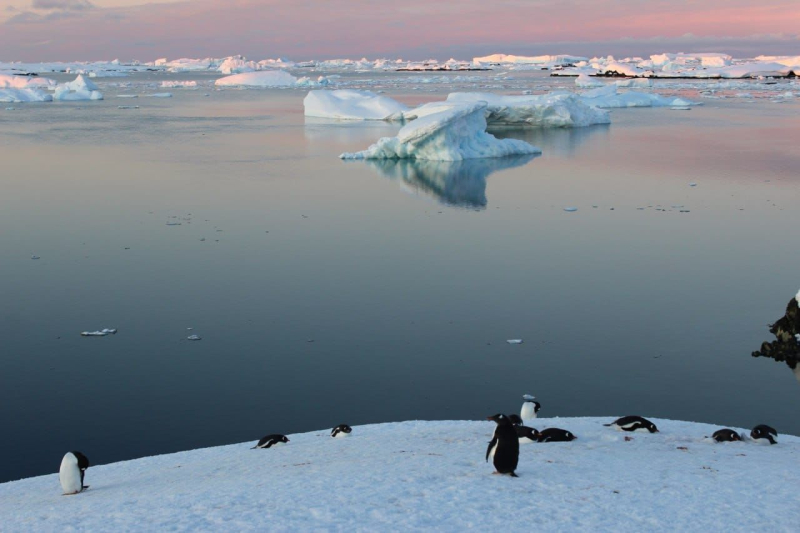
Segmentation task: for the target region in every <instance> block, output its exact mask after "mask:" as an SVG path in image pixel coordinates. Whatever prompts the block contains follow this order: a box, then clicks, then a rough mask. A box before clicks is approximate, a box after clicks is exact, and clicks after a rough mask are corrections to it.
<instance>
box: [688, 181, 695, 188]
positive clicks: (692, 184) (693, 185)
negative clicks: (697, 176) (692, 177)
mask: <svg viewBox="0 0 800 533" xmlns="http://www.w3.org/2000/svg"><path fill="white" fill-rule="evenodd" d="M689 187H697V184H696V183H695V182H692V183H690V184H689Z"/></svg>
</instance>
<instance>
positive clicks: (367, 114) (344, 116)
mask: <svg viewBox="0 0 800 533" xmlns="http://www.w3.org/2000/svg"><path fill="white" fill-rule="evenodd" d="M303 106H304V108H305V116H307V117H319V118H331V119H338V120H390V119H392V118H393V117H395V116H398V115H399V114H400V113H403V112H404V111H407V110H408V106H406V105H404V104H401V103H400V102H398V101H397V100H394V99H392V98H389V97H388V96H381V95H378V94H375V93H373V92H371V91H356V90H338V91H309V93H308V95H306V97H305V99H304V100H303Z"/></svg>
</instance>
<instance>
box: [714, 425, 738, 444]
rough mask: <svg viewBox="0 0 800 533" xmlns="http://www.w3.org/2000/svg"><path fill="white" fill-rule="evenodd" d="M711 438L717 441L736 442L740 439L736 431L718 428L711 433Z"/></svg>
mask: <svg viewBox="0 0 800 533" xmlns="http://www.w3.org/2000/svg"><path fill="white" fill-rule="evenodd" d="M711 438H712V439H714V440H715V441H717V442H736V441H739V440H742V438H741V437H740V436H739V434H738V433H736V432H735V431H734V430H732V429H728V428H725V429H718V430H717V431H715V432H714V434H713V435H711Z"/></svg>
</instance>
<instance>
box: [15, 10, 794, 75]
mask: <svg viewBox="0 0 800 533" xmlns="http://www.w3.org/2000/svg"><path fill="white" fill-rule="evenodd" d="M0 2H2V4H0V5H2V6H3V7H0V21H2V22H0V60H3V61H11V60H22V61H48V60H50V61H55V60H77V59H113V58H120V59H123V60H128V59H141V60H153V59H156V58H158V57H170V58H175V57H206V56H213V57H221V56H226V55H232V54H244V55H247V56H248V57H250V58H252V59H263V58H267V57H278V56H281V57H289V58H291V59H295V60H302V59H311V58H329V57H354V56H368V57H373V58H374V57H379V56H380V57H404V58H408V59H421V58H426V57H431V56H432V57H437V58H439V59H447V58H448V57H449V56H456V57H459V58H467V59H468V58H471V57H472V56H474V55H485V54H489V53H495V52H503V53H518V54H525V53H528V54H540V53H573V54H583V55H586V54H607V53H613V54H617V55H647V54H650V53H655V52H662V51H728V52H729V53H733V54H734V55H738V56H743V55H755V54H758V53H767V54H781V53H783V54H791V55H800V37H799V36H798V32H800V0H789V1H769V0H767V1H765V2H758V1H757V0H671V1H665V0H652V1H648V0H566V1H559V0H493V1H492V0H450V1H445V0H440V1H438V2H436V1H434V0H405V1H403V2H398V1H396V0H224V1H223V0H184V1H180V0H173V1H172V2H170V3H145V1H144V0H0Z"/></svg>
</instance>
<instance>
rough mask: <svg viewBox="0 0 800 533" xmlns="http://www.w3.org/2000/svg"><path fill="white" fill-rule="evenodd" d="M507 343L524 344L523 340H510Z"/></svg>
mask: <svg viewBox="0 0 800 533" xmlns="http://www.w3.org/2000/svg"><path fill="white" fill-rule="evenodd" d="M506 342H507V343H508V344H522V339H508V340H507V341H506Z"/></svg>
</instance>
